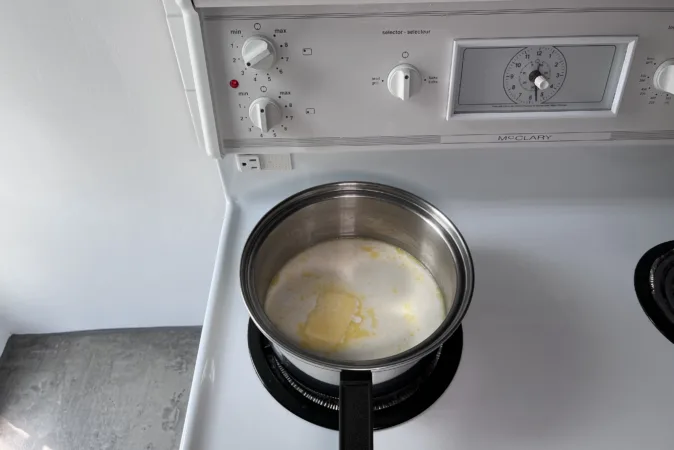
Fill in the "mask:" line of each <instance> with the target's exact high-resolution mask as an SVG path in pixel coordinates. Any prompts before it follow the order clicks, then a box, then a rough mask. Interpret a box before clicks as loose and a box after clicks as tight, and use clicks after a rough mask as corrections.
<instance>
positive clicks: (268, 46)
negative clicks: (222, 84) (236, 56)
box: [241, 36, 276, 70]
mask: <svg viewBox="0 0 674 450" xmlns="http://www.w3.org/2000/svg"><path fill="white" fill-rule="evenodd" d="M241 58H242V59H243V63H244V64H245V65H246V67H250V68H251V69H255V70H267V69H270V68H271V66H273V65H274V63H275V62H276V49H275V48H274V43H273V42H272V41H270V40H269V39H267V38H266V37H264V36H253V37H249V38H248V39H246V41H245V42H244V43H243V47H241Z"/></svg>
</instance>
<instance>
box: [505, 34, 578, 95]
mask: <svg viewBox="0 0 674 450" xmlns="http://www.w3.org/2000/svg"><path fill="white" fill-rule="evenodd" d="M565 78H566V59H565V58H564V55H563V54H562V52H561V51H559V49H558V48H557V47H553V46H547V45H542V46H533V47H525V48H523V49H522V50H520V51H519V52H517V54H516V55H515V56H513V58H512V59H511V60H510V62H509V63H508V65H507V66H506V69H505V71H504V73H503V89H504V90H505V92H506V94H507V95H508V98H510V100H512V101H513V103H517V104H520V105H540V104H543V103H545V102H546V101H548V100H550V99H551V98H552V97H554V96H555V94H556V93H557V92H559V90H560V89H561V87H562V85H563V84H564V79H565Z"/></svg>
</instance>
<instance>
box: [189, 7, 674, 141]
mask: <svg viewBox="0 0 674 450" xmlns="http://www.w3.org/2000/svg"><path fill="white" fill-rule="evenodd" d="M462 5H463V4H461V5H459V4H453V3H447V4H442V5H440V7H441V8H444V9H443V10H438V11H435V10H433V9H432V8H433V7H434V6H433V5H430V6H429V5H426V6H424V8H425V9H423V10H419V11H416V10H414V8H420V6H419V5H407V6H404V5H403V6H398V7H397V8H398V9H399V10H401V11H397V10H396V11H394V10H391V11H388V10H386V8H382V7H377V8H369V9H368V8H362V9H357V10H354V9H353V8H347V7H343V8H342V9H344V10H343V11H342V10H336V9H334V8H333V9H330V8H328V7H302V8H300V7H288V8H283V9H274V8H246V7H241V8H219V7H218V8H200V9H198V12H199V15H200V19H201V31H202V36H203V43H204V49H205V55H206V58H205V59H206V62H207V71H208V78H209V86H210V91H211V98H212V103H213V110H214V113H215V114H214V115H215V122H216V127H217V131H218V138H219V142H220V146H221V149H222V151H223V152H248V151H250V149H274V148H278V149H281V150H280V151H285V152H288V151H294V149H299V148H304V149H312V150H316V149H327V148H339V147H386V148H391V147H392V146H410V145H412V146H417V147H428V146H438V145H445V144H456V143H475V142H492V141H493V142H497V141H498V140H502V141H503V140H505V141H507V140H508V139H509V138H507V136H514V135H532V136H543V135H545V136H548V135H549V136H553V135H554V136H562V135H564V134H566V135H569V136H573V137H574V139H569V140H584V139H586V138H587V139H590V138H591V137H592V136H595V137H597V138H598V139H605V138H612V139H613V138H616V137H617V136H622V138H623V139H628V138H630V139H632V138H634V139H638V138H639V136H640V134H639V133H641V135H643V136H645V135H646V134H644V133H647V134H648V133H650V134H648V135H649V136H653V132H654V131H657V132H658V133H660V134H658V136H664V137H665V138H667V139H670V138H674V105H672V101H671V99H672V95H674V94H673V92H674V25H672V24H674V7H672V8H671V11H670V10H668V9H666V8H665V9H661V10H659V11H657V12H653V11H649V10H648V9H647V8H644V10H643V11H640V10H638V8H637V9H635V10H634V11H631V12H625V11H624V10H622V9H620V8H615V9H611V8H610V7H607V8H605V10H597V11H591V12H588V11H587V10H582V9H579V10H578V11H575V10H574V9H573V8H568V9H564V10H563V11H557V10H550V11H547V10H546V11H542V10H534V9H532V10H527V9H526V8H523V9H521V11H519V12H517V13H512V11H510V10H500V9H492V8H494V5H492V4H486V3H485V4H482V3H480V4H472V8H471V9H465V8H466V7H467V6H466V5H463V6H462ZM478 7H479V8H484V10H482V9H479V8H478ZM429 8H431V9H429ZM462 8H464V9H462ZM476 8H478V9H479V10H478V9H476ZM408 9H409V10H408ZM402 10H404V11H402ZM508 11H510V12H508ZM403 12H404V13H403ZM574 133H575V134H574ZM663 133H664V134H663ZM668 133H669V134H671V135H672V136H671V137H670V136H669V134H668ZM480 136H484V137H480ZM503 136H506V137H503ZM525 137H526V136H525ZM579 137H582V139H577V138H579ZM522 139H523V140H524V138H522ZM560 139H561V138H560ZM550 140H554V139H553V138H550Z"/></svg>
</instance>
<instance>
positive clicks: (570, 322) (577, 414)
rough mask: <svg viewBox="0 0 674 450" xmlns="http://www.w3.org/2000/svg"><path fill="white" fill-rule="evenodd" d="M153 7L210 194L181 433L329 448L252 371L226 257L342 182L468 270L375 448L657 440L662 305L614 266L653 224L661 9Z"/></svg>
mask: <svg viewBox="0 0 674 450" xmlns="http://www.w3.org/2000/svg"><path fill="white" fill-rule="evenodd" d="M166 2H167V5H166V6H167V13H168V20H169V26H170V29H171V33H172V37H173V40H174V44H175V47H176V53H177V56H178V60H179V64H180V67H181V72H182V75H183V81H184V83H185V89H186V93H187V97H188V100H189V102H190V107H191V111H192V114H193V119H194V122H195V127H196V128H197V131H198V133H197V134H198V137H199V140H200V142H201V143H202V144H203V146H204V148H205V150H206V151H207V152H208V153H209V154H211V155H212V156H214V157H215V158H216V159H217V164H218V167H219V169H220V172H221V174H222V179H223V185H224V190H225V200H224V201H226V202H227V208H226V216H225V220H224V224H223V229H222V237H221V240H220V247H219V250H218V257H217V262H216V267H215V273H214V277H213V285H212V289H211V294H210V298H209V303H208V309H207V313H206V318H205V321H204V328H203V333H202V339H201V344H200V348H199V356H198V358H197V365H196V369H195V374H194V382H193V385H192V390H191V394H190V400H189V406H188V411H187V415H186V418H185V425H184V432H183V439H182V444H181V449H183V450H215V449H221V448H241V449H266V448H281V449H288V448H293V449H316V448H337V445H338V444H337V443H338V436H337V432H336V431H334V430H331V429H328V428H325V427H323V426H319V425H316V424H315V423H312V420H311V418H309V419H307V417H306V411H316V410H315V409H312V408H316V407H317V406H316V404H315V403H312V400H310V399H308V398H305V399H304V400H305V401H306V402H307V403H305V404H304V405H309V406H306V408H305V407H304V406H302V405H303V404H302V403H301V401H302V400H301V397H302V396H301V395H300V397H297V392H293V387H292V386H291V385H288V386H286V387H285V388H284V389H287V390H288V393H287V394H283V395H286V396H287V395H294V396H295V397H294V398H295V399H296V402H295V408H294V409H293V408H288V405H287V404H283V402H282V401H279V400H278V398H280V397H278V396H275V395H273V393H272V390H273V389H270V388H269V383H268V382H265V376H264V375H262V374H260V370H259V367H256V366H255V365H254V363H253V360H254V359H256V357H255V356H254V353H255V352H254V351H252V350H251V348H249V347H250V345H249V344H250V342H249V338H250V334H249V319H248V313H247V311H246V308H245V306H244V302H243V300H242V298H241V290H240V284H239V260H240V256H241V251H242V248H243V245H244V243H245V241H246V239H247V237H248V234H249V233H250V231H251V230H252V228H253V227H254V226H255V224H256V223H257V221H258V220H259V219H260V218H261V217H262V216H263V215H264V214H265V213H266V212H267V211H268V210H269V209H270V208H272V207H273V206H274V205H276V204H277V203H279V202H280V201H282V200H283V199H285V198H286V197H288V196H290V195H292V194H294V193H296V192H298V191H300V190H302V189H305V188H308V187H311V186H315V185H317V184H322V183H326V182H332V181H345V180H359V181H374V182H379V183H384V184H389V185H392V186H396V187H400V188H403V189H405V190H408V191H410V192H412V193H414V194H416V195H418V196H420V197H422V198H424V199H425V200H428V201H429V202H431V203H433V204H434V205H435V206H437V207H438V208H439V209H441V210H442V211H443V212H444V213H445V214H446V215H447V216H448V217H449V218H450V219H451V220H452V221H453V222H454V223H455V224H456V226H457V227H458V228H459V229H460V230H461V232H462V234H463V235H464V237H465V240H466V242H467V244H468V246H469V248H470V250H471V253H472V257H473V261H474V269H475V291H474V295H473V300H472V303H471V305H470V308H469V310H468V313H467V315H466V317H465V319H464V321H463V324H462V335H463V342H462V345H461V346H460V352H459V356H460V361H459V363H458V369H457V370H456V373H455V375H454V377H453V378H452V379H451V382H450V383H449V386H448V387H447V388H446V390H444V391H442V392H441V393H440V394H441V395H439V398H437V399H436V400H435V401H434V402H433V403H432V405H430V407H428V408H427V409H425V410H424V411H423V412H421V413H420V414H419V415H416V416H415V417H412V418H409V420H407V421H404V422H403V423H401V424H399V425H397V426H394V427H390V428H385V429H382V430H380V431H376V432H375V435H374V446H375V448H379V449H384V448H385V449H409V448H449V449H470V450H475V449H494V448H499V449H517V450H522V449H540V448H546V449H578V448H588V449H590V448H591V449H603V448H606V449H612V450H614V449H626V450H627V449H630V450H632V449H634V448H648V449H663V450H664V449H670V448H672V445H673V443H674V428H673V427H672V426H671V418H672V417H674V385H673V380H674V321H669V322H668V319H667V317H670V316H669V315H668V314H670V312H668V313H667V314H664V313H663V312H662V311H660V310H659V309H658V308H659V306H658V305H662V304H663V303H662V302H663V301H664V302H665V304H666V301H667V299H665V300H662V298H660V299H659V300H658V301H659V302H660V303H658V302H657V301H655V300H653V299H651V298H649V295H648V294H649V293H650V290H651V286H650V285H649V283H650V282H651V281H652V280H649V277H648V270H649V269H648V268H649V267H653V270H655V264H656V263H651V262H647V263H646V265H645V266H644V267H646V272H644V273H645V274H646V275H645V277H644V276H642V275H643V273H642V274H641V275H639V273H640V272H639V270H637V274H636V275H635V269H637V264H638V263H639V262H640V260H641V258H642V256H643V255H644V254H645V253H646V252H647V251H648V250H649V249H651V248H653V247H655V246H656V245H658V244H661V243H664V242H667V241H671V240H673V239H674V177H672V176H671V173H672V169H673V168H674V106H673V105H671V95H672V94H671V93H672V91H674V68H673V67H674V62H672V61H669V60H670V58H674V5H672V4H671V2H670V1H651V2H646V3H644V2H635V1H634V2H633V1H628V0H621V1H618V2H616V1H604V0H596V1H595V0H582V1H580V0H578V1H572V2H564V5H558V4H553V3H550V2H532V1H520V0H513V1H500V2H440V3H434V4H428V3H424V2H410V3H405V4H387V3H381V2H378V1H371V2H363V3H362V4H360V5H349V4H348V2H345V1H340V0H333V1H331V2H322V1H320V0H315V1H309V2H298V1H291V0H287V1H285V2H283V1H278V2H275V1H271V0H258V1H243V0H240V1H236V0H232V1H226V0H195V1H194V4H192V3H191V2H188V1H187V0H179V1H178V5H179V8H178V7H176V6H175V5H172V4H169V2H170V0H166ZM293 3H294V4H295V6H293V5H292V4H293ZM297 3H307V5H304V6H297ZM330 3H332V4H330ZM673 247H674V245H673ZM663 252H665V253H666V251H664V250H663ZM657 261H658V260H657V259H656V262H657ZM642 272H643V271H642ZM673 273H674V270H673ZM662 276H663V280H665V278H666V280H665V281H663V283H664V288H663V289H664V291H666V292H665V294H666V295H664V297H667V295H670V294H671V295H672V296H674V287H671V289H670V286H669V284H667V283H669V282H670V281H671V280H670V278H668V277H666V274H665V275H662ZM635 277H636V278H635ZM635 283H636V286H635ZM637 291H639V292H641V293H642V294H643V293H645V295H641V296H640V298H638V297H637ZM670 291H673V292H670ZM668 292H669V294H667V293H668ZM667 298H669V297H667ZM672 299H674V297H672V298H669V300H672ZM672 314H674V313H672ZM257 359H258V360H259V358H257ZM280 381H281V385H282V384H283V380H280ZM298 398H299V399H300V400H297V399H298ZM411 398H414V396H412V397H411ZM298 404H299V406H297V405H298ZM303 408H304V409H305V412H304V413H302V412H301V410H302V409H303ZM303 414H304V416H305V417H302V415H303ZM326 414H329V413H326ZM320 415H323V413H320ZM314 422H315V421H314Z"/></svg>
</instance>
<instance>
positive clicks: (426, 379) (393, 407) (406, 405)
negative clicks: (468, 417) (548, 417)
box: [248, 321, 463, 430]
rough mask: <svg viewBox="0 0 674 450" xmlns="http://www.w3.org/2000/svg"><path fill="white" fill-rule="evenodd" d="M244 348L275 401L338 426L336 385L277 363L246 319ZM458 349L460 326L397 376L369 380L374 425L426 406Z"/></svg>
mask: <svg viewBox="0 0 674 450" xmlns="http://www.w3.org/2000/svg"><path fill="white" fill-rule="evenodd" d="M248 349H249V351H250V355H251V359H252V361H253V366H254V367H255V371H256V372H257V374H258V376H259V377H260V380H261V381H262V384H264V386H265V388H267V391H269V393H270V394H271V395H272V396H273V397H274V398H275V399H276V401H278V402H279V403H280V404H281V405H283V406H284V407H285V408H286V409H287V410H289V411H290V412H292V413H293V414H295V415H296V416H298V417H300V418H302V419H304V420H306V421H308V422H311V423H313V424H315V425H319V426H322V427H325V428H329V429H332V430H337V429H338V427H339V412H338V404H339V399H338V391H339V387H338V386H332V385H329V384H326V383H323V382H320V381H317V380H315V379H313V378H310V377H308V376H307V375H305V374H303V373H301V372H297V371H296V370H295V371H293V370H292V369H291V368H289V367H286V366H283V365H282V364H281V362H280V361H279V359H278V357H277V356H276V355H275V354H274V352H273V350H272V348H271V344H270V343H269V341H268V340H267V338H265V337H264V336H263V335H262V333H260V330H258V328H257V327H256V326H255V324H254V323H253V322H252V321H249V322H248ZM462 349H463V331H462V329H461V328H459V329H458V330H456V332H455V333H454V334H453V335H452V337H451V338H449V340H448V341H447V342H445V343H444V344H443V346H442V347H441V348H440V349H439V350H438V351H437V352H435V353H433V354H431V355H429V356H426V357H425V358H423V359H422V360H421V361H419V362H418V363H417V364H416V365H415V366H414V367H412V368H411V369H410V370H408V371H406V372H405V373H403V374H402V375H401V376H399V377H397V378H395V379H393V380H391V381H387V382H385V383H381V384H377V385H375V386H374V387H373V402H372V403H373V409H374V412H373V423H374V429H375V430H381V429H383V428H388V427H392V426H395V425H398V424H401V423H403V422H406V421H408V420H410V419H411V418H413V417H416V416H417V415H419V414H421V413H422V412H423V411H424V410H426V409H427V408H428V407H429V406H431V405H432V404H433V403H434V402H435V401H436V400H437V399H438V398H439V397H440V396H441V395H442V393H443V392H445V389H447V386H449V384H450V383H451V382H452V379H453V378H454V375H455V374H456V371H457V369H458V368H459V361H460V360H461V351H462ZM291 372H292V373H291Z"/></svg>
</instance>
